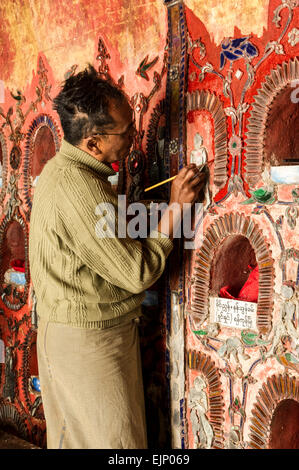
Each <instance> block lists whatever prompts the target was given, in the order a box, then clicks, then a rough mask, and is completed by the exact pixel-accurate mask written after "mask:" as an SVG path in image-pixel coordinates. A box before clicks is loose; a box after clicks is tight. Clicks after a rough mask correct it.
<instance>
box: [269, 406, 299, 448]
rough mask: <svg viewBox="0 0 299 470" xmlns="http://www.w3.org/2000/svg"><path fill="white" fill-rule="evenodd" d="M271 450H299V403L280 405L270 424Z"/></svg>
mask: <svg viewBox="0 0 299 470" xmlns="http://www.w3.org/2000/svg"><path fill="white" fill-rule="evenodd" d="M269 449H299V402H298V401H296V400H293V399H285V400H282V401H281V402H279V403H278V405H277V407H276V408H275V410H274V413H273V416H272V420H271V424H270V438H269Z"/></svg>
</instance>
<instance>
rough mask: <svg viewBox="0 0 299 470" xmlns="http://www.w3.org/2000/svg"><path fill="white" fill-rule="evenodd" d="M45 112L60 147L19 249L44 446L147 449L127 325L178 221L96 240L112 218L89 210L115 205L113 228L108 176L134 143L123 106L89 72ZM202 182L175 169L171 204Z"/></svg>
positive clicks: (132, 336) (131, 329) (134, 341)
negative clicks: (51, 116)
mask: <svg viewBox="0 0 299 470" xmlns="http://www.w3.org/2000/svg"><path fill="white" fill-rule="evenodd" d="M54 106H55V109H56V110H57V112H58V114H59V117H60V120H61V125H62V128H63V131H64V140H63V141H62V145H61V148H60V151H59V152H58V153H57V154H56V155H55V157H53V158H52V159H51V160H50V161H49V162H48V163H47V164H46V166H45V167H44V169H43V171H42V173H41V175H40V178H39V181H38V183H37V187H36V189H35V193H34V201H33V208H32V213H31V222H30V241H29V258H30V271H31V277H32V282H33V287H34V290H35V294H36V298H37V314H38V340H37V354H38V365H39V377H40V383H41V393H42V398H43V406H44V413H45V418H46V425H47V446H48V448H82V449H87V448H98V449H100V448H131V449H133V448H146V446H147V441H146V426H145V413H144V395H143V384H142V375H141V367H140V352H139V339H138V330H137V328H138V326H137V321H136V319H138V317H139V316H140V315H141V303H142V300H143V298H144V291H145V290H146V289H147V288H148V287H149V286H151V285H152V284H153V283H154V282H155V281H156V280H157V279H158V278H159V277H160V276H161V274H162V273H163V270H164V268H165V262H166V259H167V256H168V255H169V253H170V252H171V250H172V248H173V244H172V241H171V238H172V234H173V230H174V227H175V225H176V223H177V218H178V215H177V214H174V215H173V217H170V221H169V235H167V234H164V235H163V233H162V231H161V223H163V220H164V223H165V220H166V219H165V216H167V214H166V215H165V216H164V215H163V217H162V219H161V222H160V224H159V226H158V227H157V231H156V232H155V233H154V234H151V237H148V238H146V239H142V240H136V239H132V238H129V237H128V236H127V237H125V238H122V237H118V234H117V233H116V236H114V237H110V238H109V237H106V238H105V236H99V233H98V232H97V231H96V230H95V228H96V226H97V222H98V221H99V220H100V219H101V217H106V218H107V216H109V215H110V216H112V215H111V214H109V213H108V214H107V211H106V210H105V211H103V212H102V213H99V211H98V209H97V208H98V207H99V204H102V203H107V204H110V206H107V207H108V208H109V207H115V209H116V219H117V195H116V194H115V193H114V192H113V190H112V188H111V185H110V183H109V182H108V180H107V178H108V177H109V176H111V175H113V174H114V171H113V170H112V168H111V163H113V162H117V161H120V160H122V159H124V158H126V156H127V155H128V153H129V150H130V147H131V145H132V143H133V138H134V136H135V133H136V128H135V122H134V119H133V112H132V109H131V107H130V106H129V104H128V101H127V99H126V97H125V95H124V94H123V93H122V92H121V91H120V90H119V89H118V88H117V87H114V86H113V85H111V84H110V83H108V82H107V81H103V80H101V79H100V78H99V77H98V75H97V72H96V71H95V69H93V68H92V67H91V66H90V67H89V68H88V69H86V70H85V71H83V72H80V73H78V74H77V75H74V76H71V77H70V78H68V79H67V80H66V82H65V84H64V86H63V88H62V90H61V92H60V93H59V95H58V96H57V97H56V98H55V99H54ZM202 184H203V177H202V176H201V175H200V174H199V173H198V171H197V169H196V167H195V166H191V167H190V168H189V167H186V168H184V169H182V170H181V172H180V173H179V175H178V177H177V178H176V179H175V181H174V182H173V185H172V190H171V198H170V203H172V202H176V203H178V205H179V207H181V206H182V204H183V203H184V202H191V203H192V202H194V201H195V199H196V197H197V194H198V192H199V190H200V189H201V186H202ZM108 212H109V209H108ZM115 227H118V224H117V220H116V223H115ZM103 231H105V224H103V228H102V232H103ZM102 235H103V233H102Z"/></svg>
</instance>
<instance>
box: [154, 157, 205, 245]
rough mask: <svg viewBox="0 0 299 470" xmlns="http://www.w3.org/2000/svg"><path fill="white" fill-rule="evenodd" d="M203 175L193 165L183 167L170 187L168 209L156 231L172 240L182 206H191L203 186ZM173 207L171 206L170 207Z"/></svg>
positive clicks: (179, 221)
mask: <svg viewBox="0 0 299 470" xmlns="http://www.w3.org/2000/svg"><path fill="white" fill-rule="evenodd" d="M204 180H205V174H204V173H201V172H200V171H199V169H198V168H197V166H196V165H195V163H191V164H190V165H187V166H185V167H184V168H183V169H182V170H181V171H180V172H179V173H178V175H177V177H176V178H175V180H174V181H173V183H172V185H171V195H170V201H169V206H168V209H167V210H166V211H165V213H164V214H163V216H162V218H161V220H160V222H159V224H158V231H159V232H162V233H165V234H167V235H168V236H169V237H170V238H173V236H174V233H176V230H177V228H178V227H179V225H180V224H181V215H182V210H183V204H186V203H189V204H193V203H194V202H195V201H196V199H197V198H198V194H199V192H200V190H201V189H202V187H203V185H204ZM172 205H173V206H172Z"/></svg>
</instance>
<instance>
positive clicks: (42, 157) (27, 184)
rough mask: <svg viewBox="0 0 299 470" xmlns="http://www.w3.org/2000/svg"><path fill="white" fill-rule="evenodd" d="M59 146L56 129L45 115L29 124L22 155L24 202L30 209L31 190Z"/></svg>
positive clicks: (58, 134) (58, 135)
mask: <svg viewBox="0 0 299 470" xmlns="http://www.w3.org/2000/svg"><path fill="white" fill-rule="evenodd" d="M59 146H60V133H59V130H58V127H57V126H56V124H55V123H54V121H53V120H52V118H51V117H50V116H48V115H47V114H40V115H39V116H37V117H36V118H35V119H34V120H33V121H32V123H31V125H30V127H29V130H28V132H27V136H26V145H25V155H24V190H25V202H26V203H27V205H28V207H29V208H31V205H32V202H31V189H32V187H33V188H34V187H35V185H36V183H37V180H38V177H39V175H40V174H41V172H42V169H43V168H44V166H45V164H46V163H47V161H48V160H50V159H51V158H52V157H53V156H54V155H55V154H56V152H58V150H59Z"/></svg>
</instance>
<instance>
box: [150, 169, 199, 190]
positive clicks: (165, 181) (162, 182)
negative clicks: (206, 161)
mask: <svg viewBox="0 0 299 470" xmlns="http://www.w3.org/2000/svg"><path fill="white" fill-rule="evenodd" d="M204 166H205V165H201V166H200V167H198V169H199V171H202V169H203V167H204ZM177 176H178V175H175V176H172V177H171V178H167V180H163V181H160V183H157V184H154V185H153V186H150V187H149V188H146V189H145V190H144V192H145V193H146V191H150V190H151V189H154V188H157V187H158V186H161V185H162V184H165V183H169V181H172V180H174V179H175V178H176V177H177Z"/></svg>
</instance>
